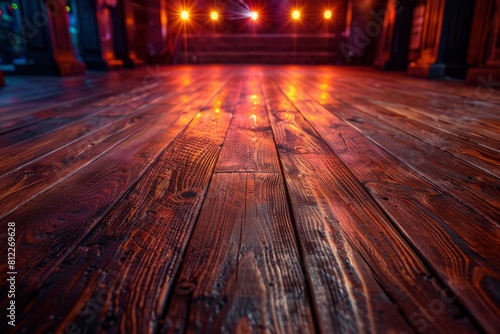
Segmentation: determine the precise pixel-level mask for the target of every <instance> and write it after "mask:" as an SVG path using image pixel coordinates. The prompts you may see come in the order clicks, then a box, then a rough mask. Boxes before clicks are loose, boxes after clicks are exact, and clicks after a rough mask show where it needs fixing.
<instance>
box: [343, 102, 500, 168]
mask: <svg viewBox="0 0 500 334" xmlns="http://www.w3.org/2000/svg"><path fill="white" fill-rule="evenodd" d="M343 101H345V102H347V103H349V104H351V105H353V106H354V107H356V108H358V109H359V110H360V111H363V112H365V113H368V114H371V115H374V116H375V117H377V118H378V119H380V120H382V121H383V122H385V123H387V124H389V125H391V126H392V127H394V128H398V129H401V130H403V131H404V132H406V133H408V134H410V135H412V136H414V137H416V138H418V139H419V140H422V141H424V142H426V143H428V144H430V145H433V146H435V147H438V148H439V149H440V150H444V151H447V152H449V153H450V154H453V155H454V156H456V157H457V158H459V159H461V160H463V161H466V162H468V163H469V164H471V165H473V166H475V167H477V168H481V169H482V170H483V171H485V172H487V173H488V174H490V175H491V176H494V177H496V176H499V175H500V158H499V156H500V155H499V152H497V151H495V150H492V149H490V148H488V147H484V146H481V145H478V144H475V143H473V142H470V141H468V140H465V139H463V138H461V137H457V136H453V135H450V134H449V133H447V132H444V131H439V130H437V129H435V128H433V127H431V126H428V125H427V124H425V123H422V122H419V121H415V120H413V119H412V118H409V117H407V116H402V115H401V114H400V113H397V112H394V110H393V108H392V107H389V108H386V107H385V104H379V103H378V102H375V103H372V102H369V101H367V100H364V99H363V100H359V99H358V100H357V101H352V100H350V99H343ZM499 147H500V145H499Z"/></svg>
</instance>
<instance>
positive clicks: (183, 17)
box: [181, 10, 189, 21]
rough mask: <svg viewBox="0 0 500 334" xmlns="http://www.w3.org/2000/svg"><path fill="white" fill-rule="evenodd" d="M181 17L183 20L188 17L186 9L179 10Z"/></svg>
mask: <svg viewBox="0 0 500 334" xmlns="http://www.w3.org/2000/svg"><path fill="white" fill-rule="evenodd" d="M181 19H183V20H184V21H186V20H187V19H189V13H188V12H187V10H183V11H182V12H181Z"/></svg>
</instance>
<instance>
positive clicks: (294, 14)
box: [292, 10, 300, 20]
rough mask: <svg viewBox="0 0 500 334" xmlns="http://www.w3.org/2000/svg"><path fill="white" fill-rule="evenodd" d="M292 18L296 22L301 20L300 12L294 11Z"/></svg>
mask: <svg viewBox="0 0 500 334" xmlns="http://www.w3.org/2000/svg"><path fill="white" fill-rule="evenodd" d="M292 18H293V19H294V20H298V19H300V12H299V11H298V10H294V11H293V13H292Z"/></svg>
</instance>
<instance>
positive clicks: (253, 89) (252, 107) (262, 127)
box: [215, 78, 280, 172]
mask: <svg viewBox="0 0 500 334" xmlns="http://www.w3.org/2000/svg"><path fill="white" fill-rule="evenodd" d="M215 171H216V172H279V171H280V166H279V161H278V159H277V153H276V148H275V146H274V141H273V136H272V132H271V126H270V125H269V120H268V118H267V111H266V109H265V106H264V105H263V97H262V92H261V90H260V86H259V82H258V79H257V78H251V79H250V80H249V81H247V83H246V84H245V86H244V87H243V91H242V96H241V98H240V101H239V103H238V105H237V106H236V110H235V112H234V116H233V119H232V121H231V126H230V127H229V130H228V133H227V136H226V140H225V141H224V146H223V148H222V151H221V155H220V158H219V161H218V163H217V167H216V169H215Z"/></svg>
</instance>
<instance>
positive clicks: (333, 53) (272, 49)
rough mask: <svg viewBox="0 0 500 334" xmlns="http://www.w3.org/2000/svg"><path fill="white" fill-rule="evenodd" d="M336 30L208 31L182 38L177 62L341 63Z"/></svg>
mask: <svg viewBox="0 0 500 334" xmlns="http://www.w3.org/2000/svg"><path fill="white" fill-rule="evenodd" d="M340 38H341V36H340V35H338V34H337V35H336V34H206V35H187V36H186V38H185V39H184V38H181V39H180V41H179V46H178V49H177V52H176V55H175V62H176V63H190V64H206V63H224V64H228V63H250V64H254V63H264V64H338V63H339V59H338V58H339V57H338V55H339V53H338V45H339V44H340V42H341V40H340Z"/></svg>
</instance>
